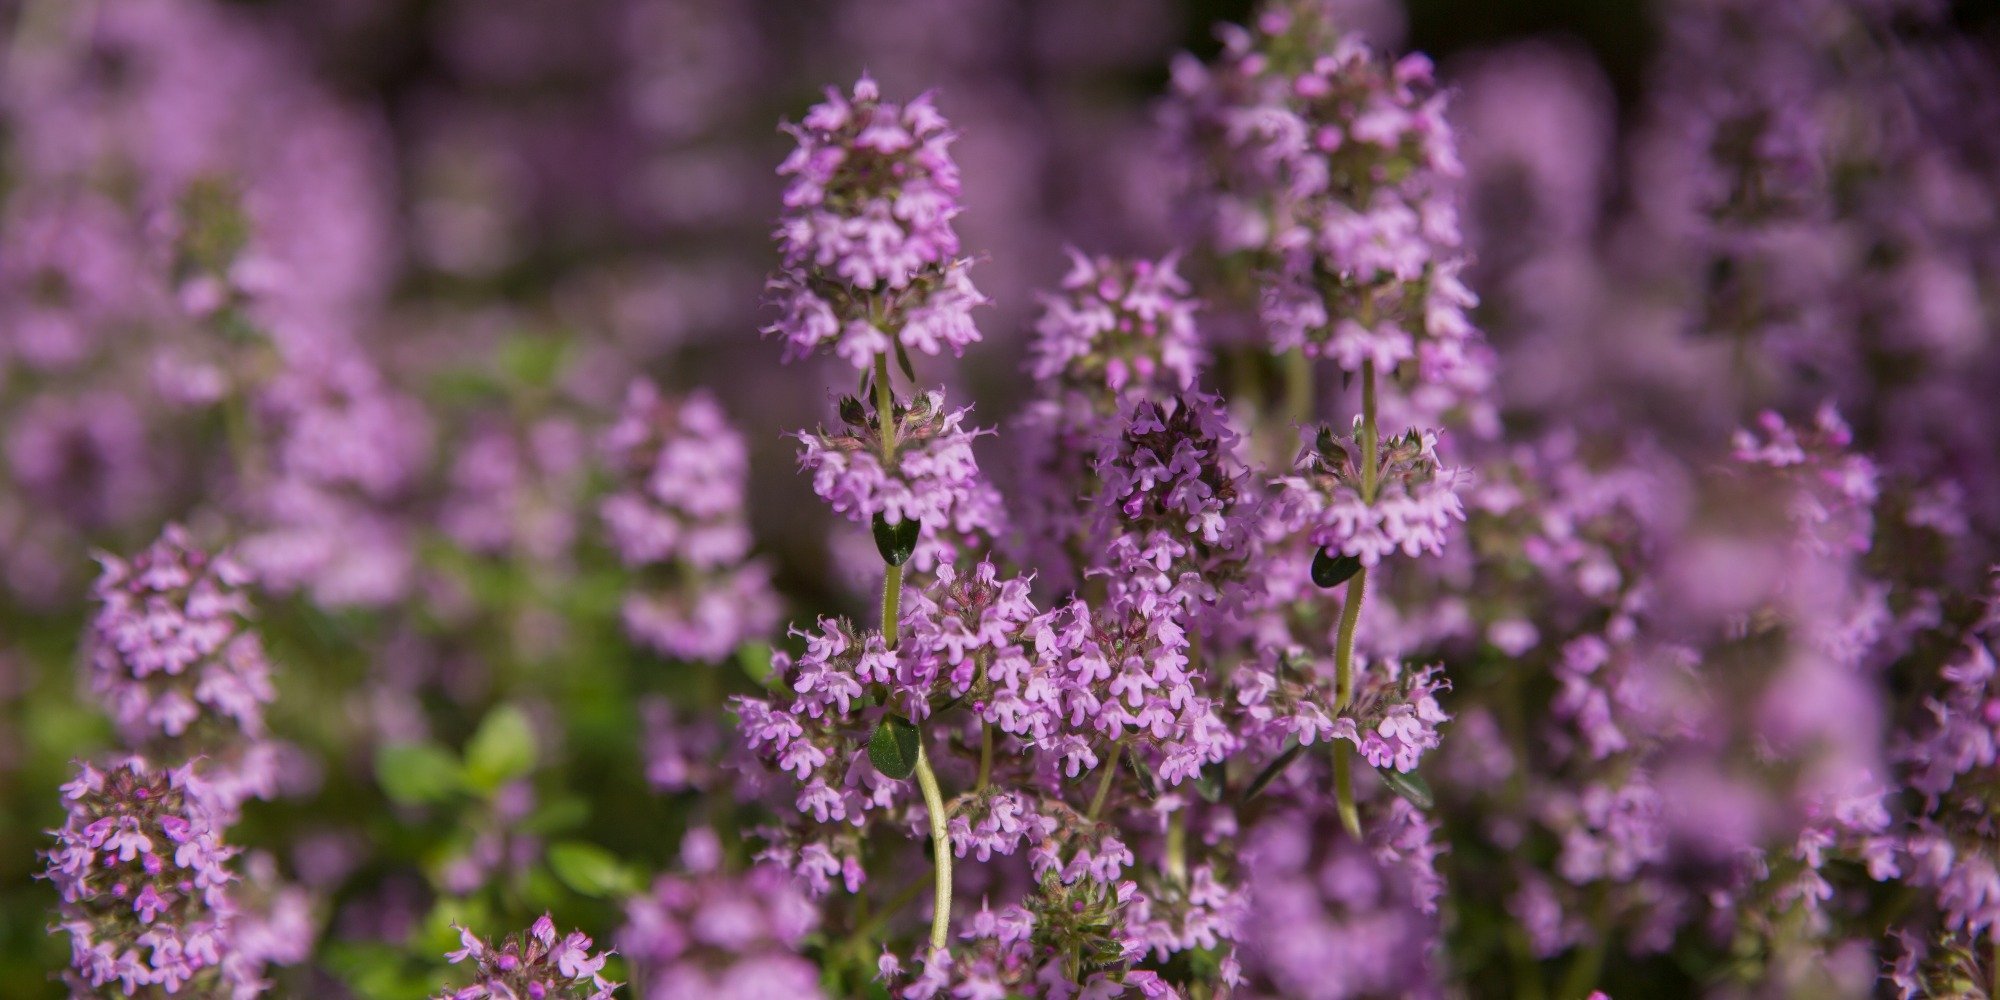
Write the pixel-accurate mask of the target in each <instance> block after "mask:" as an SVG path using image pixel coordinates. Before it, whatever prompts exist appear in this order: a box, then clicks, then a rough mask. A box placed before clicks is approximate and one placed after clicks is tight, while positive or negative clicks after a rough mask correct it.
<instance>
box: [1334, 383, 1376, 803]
mask: <svg viewBox="0 0 2000 1000" xmlns="http://www.w3.org/2000/svg"><path fill="white" fill-rule="evenodd" d="M1377 436H1378V433H1377V431H1376V429H1375V362H1373V361H1363V362H1362V363H1361V502H1362V503H1365V504H1373V503H1374V502H1375V489H1376V486H1377V482H1376V479H1377V469H1376V467H1375V466H1376V463H1377V462H1378V461H1379V459H1378V457H1377V442H1376V438H1377ZM1367 595H1368V570H1367V569H1366V568H1365V567H1364V568H1363V569H1362V570H1361V571H1360V572H1358V573H1355V574H1354V578H1353V579H1351V580H1349V581H1347V594H1346V597H1345V599H1344V600H1343V601H1342V603H1341V609H1340V630H1339V632H1338V633H1337V634H1336V635H1335V637H1334V649H1333V662H1334V675H1333V701H1334V706H1333V707H1334V711H1336V712H1344V711H1346V710H1347V707H1348V706H1349V705H1351V704H1353V703H1354V630H1355V628H1356V626H1358V625H1360V624H1361V605H1362V602H1363V601H1365V600H1366V599H1367ZM1352 757H1353V754H1352V751H1351V750H1350V748H1349V747H1348V745H1347V743H1346V742H1345V741H1335V742H1334V744H1333V789H1334V799H1335V806H1336V808H1337V809H1338V810H1339V812H1340V824H1341V825H1342V826H1345V827H1346V828H1347V832H1348V833H1350V834H1353V835H1354V836H1355V837H1357V838H1358V837H1360V836H1361V814H1360V812H1359V810H1357V809H1356V808H1355V805H1354V776H1353V775H1352V774H1351V773H1349V771H1350V768H1352V766H1353V763H1352Z"/></svg>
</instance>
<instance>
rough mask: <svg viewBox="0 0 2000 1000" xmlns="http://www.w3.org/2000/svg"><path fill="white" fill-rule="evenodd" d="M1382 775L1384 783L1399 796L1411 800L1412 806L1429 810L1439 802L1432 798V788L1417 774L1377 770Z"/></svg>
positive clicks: (1388, 769) (1393, 770)
mask: <svg viewBox="0 0 2000 1000" xmlns="http://www.w3.org/2000/svg"><path fill="white" fill-rule="evenodd" d="M1377 770H1378V771H1380V772H1381V774H1382V783H1383V784H1385V785H1388V786H1389V788H1390V789H1391V790H1393V791H1394V792H1395V793H1396V794H1397V795H1401V796H1402V797H1404V798H1406V799H1409V800H1410V804H1411V805H1413V806H1416V807H1417V808H1419V809H1429V808H1430V807H1431V806H1432V805H1433V804H1434V803H1435V802H1436V801H1437V800H1436V799H1435V798H1433V797H1432V796H1431V786H1430V785H1429V783H1427V782H1425V781H1424V779H1423V778H1422V777H1420V776H1418V774H1417V772H1415V771H1410V772H1408V773H1404V772H1402V771H1398V770H1395V769H1393V768H1377Z"/></svg>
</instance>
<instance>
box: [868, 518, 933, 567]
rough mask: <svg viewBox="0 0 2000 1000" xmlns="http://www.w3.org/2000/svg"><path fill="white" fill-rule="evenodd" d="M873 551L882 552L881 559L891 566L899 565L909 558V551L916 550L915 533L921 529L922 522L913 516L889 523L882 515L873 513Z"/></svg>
mask: <svg viewBox="0 0 2000 1000" xmlns="http://www.w3.org/2000/svg"><path fill="white" fill-rule="evenodd" d="M874 529H875V551H877V552H880V553H882V561H883V562H886V563H888V564H889V565H891V566H901V565H902V564H904V563H906V562H908V561H909V559H910V553H912V552H915V551H916V550H917V535H918V533H919V532H920V531H922V529H923V522H921V521H919V520H917V519H916V518H914V517H906V518H904V519H902V520H901V521H898V522H896V523H895V524H890V523H889V522H888V521H887V520H885V519H884V518H883V517H882V515H880V514H877V515H875V524H874Z"/></svg>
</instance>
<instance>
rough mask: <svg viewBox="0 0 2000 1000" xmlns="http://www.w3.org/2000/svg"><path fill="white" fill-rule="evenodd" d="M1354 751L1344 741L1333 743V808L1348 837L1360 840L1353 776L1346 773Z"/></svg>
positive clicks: (1359, 816)
mask: <svg viewBox="0 0 2000 1000" xmlns="http://www.w3.org/2000/svg"><path fill="white" fill-rule="evenodd" d="M1353 754H1354V750H1353V748H1352V747H1350V746H1349V745H1348V743H1347V741H1346V740H1334V741H1333V796H1334V807H1335V808H1336V809H1337V810H1338V811H1339V812H1340V825H1341V826H1344V827H1346V828H1347V832H1348V834H1349V835H1350V836H1352V837H1354V838H1355V839H1356V840H1359V839H1361V813H1360V812H1359V811H1357V810H1356V809H1355V808H1354V776H1353V775H1352V774H1350V773H1348V769H1349V767H1350V765H1351V763H1352V761H1351V760H1350V758H1351V757H1352V756H1353Z"/></svg>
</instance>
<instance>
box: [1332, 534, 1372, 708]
mask: <svg viewBox="0 0 2000 1000" xmlns="http://www.w3.org/2000/svg"><path fill="white" fill-rule="evenodd" d="M1367 596H1368V571H1367V570H1365V569H1363V570H1361V571H1359V572H1357V573H1355V574H1354V577H1353V579H1350V580H1348V581H1347V597H1346V599H1345V600H1343V601H1342V602H1341V605H1340V630H1339V631H1338V632H1336V633H1335V634H1334V640H1333V710H1334V711H1335V712H1344V711H1346V710H1347V706H1348V705H1350V704H1352V703H1353V702H1354V627H1355V626H1356V625H1359V624H1361V603H1362V602H1363V601H1364V600H1366V599H1367Z"/></svg>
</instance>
